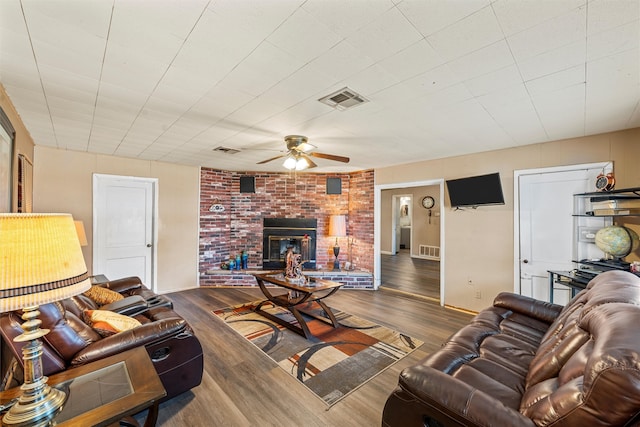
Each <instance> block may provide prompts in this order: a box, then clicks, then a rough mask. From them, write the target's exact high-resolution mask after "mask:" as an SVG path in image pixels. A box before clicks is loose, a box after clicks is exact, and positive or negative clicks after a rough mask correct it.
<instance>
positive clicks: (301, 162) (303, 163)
mask: <svg viewBox="0 0 640 427" xmlns="http://www.w3.org/2000/svg"><path fill="white" fill-rule="evenodd" d="M309 166H311V165H310V164H309V161H308V160H307V159H305V158H304V157H300V158H299V159H298V160H296V170H297V171H301V170H305V169H307V168H308V167H309Z"/></svg>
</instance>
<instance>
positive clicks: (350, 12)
mask: <svg viewBox="0 0 640 427" xmlns="http://www.w3.org/2000/svg"><path fill="white" fill-rule="evenodd" d="M392 7H393V3H392V2H390V1H388V0H376V1H372V2H365V1H344V0H308V1H305V2H304V4H303V5H302V8H303V9H305V10H306V11H308V12H309V13H311V14H312V15H314V16H315V17H316V18H317V19H318V20H320V21H322V22H324V24H325V25H326V26H327V27H329V28H330V29H331V30H332V31H333V32H335V33H336V34H339V35H340V36H342V37H343V38H346V37H349V36H350V35H351V34H353V33H354V32H356V31H358V30H359V29H360V28H362V27H363V26H365V25H367V24H368V23H370V22H373V21H374V20H376V19H377V18H378V17H380V16H381V15H383V14H384V13H386V12H387V11H388V10H389V9H391V8H392Z"/></svg>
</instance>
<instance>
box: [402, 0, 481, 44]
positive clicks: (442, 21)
mask: <svg viewBox="0 0 640 427" xmlns="http://www.w3.org/2000/svg"><path fill="white" fill-rule="evenodd" d="M488 5H489V1H488V0H465V1H440V0H426V1H425V0H404V1H403V2H401V3H399V4H398V8H399V9H400V10H401V11H402V13H403V14H404V15H405V16H406V17H407V19H409V21H411V23H412V24H413V25H414V26H415V27H416V28H417V29H418V31H420V32H421V33H422V34H423V35H424V36H425V37H426V36H430V35H431V34H433V33H436V32H438V31H440V30H442V29H444V28H446V27H448V26H450V25H453V24H456V23H457V22H459V21H461V20H463V19H464V18H466V17H468V16H470V15H472V14H474V13H476V12H477V11H479V10H480V9H483V8H485V7H486V6H488Z"/></svg>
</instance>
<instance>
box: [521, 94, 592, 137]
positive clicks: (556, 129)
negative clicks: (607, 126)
mask: <svg viewBox="0 0 640 427" xmlns="http://www.w3.org/2000/svg"><path fill="white" fill-rule="evenodd" d="M584 99H585V85H584V84H577V85H574V86H570V87H567V88H564V89H562V90H557V91H555V92H550V93H545V94H542V95H539V96H536V97H533V98H532V100H533V104H534V106H535V108H536V111H537V112H538V115H539V117H540V119H541V120H542V124H543V126H544V128H545V130H546V132H547V134H548V135H549V138H550V139H551V140H556V139H564V138H570V137H571V136H577V135H584V126H585V122H584V117H585V106H584Z"/></svg>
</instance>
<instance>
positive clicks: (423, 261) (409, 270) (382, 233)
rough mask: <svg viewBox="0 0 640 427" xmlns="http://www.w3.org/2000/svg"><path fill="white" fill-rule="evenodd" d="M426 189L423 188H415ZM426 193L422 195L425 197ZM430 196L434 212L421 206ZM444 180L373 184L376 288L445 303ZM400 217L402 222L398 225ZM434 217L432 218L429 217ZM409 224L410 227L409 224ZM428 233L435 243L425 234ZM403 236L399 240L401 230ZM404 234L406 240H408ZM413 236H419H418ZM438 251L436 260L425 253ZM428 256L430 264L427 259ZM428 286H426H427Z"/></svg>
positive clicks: (429, 253) (430, 254)
mask: <svg viewBox="0 0 640 427" xmlns="http://www.w3.org/2000/svg"><path fill="white" fill-rule="evenodd" d="M417 187H425V188H417ZM423 193H425V194H423ZM427 193H429V195H430V196H432V197H433V198H434V199H436V203H437V207H436V208H434V209H428V210H427V208H426V207H424V208H422V207H420V206H421V205H420V201H421V199H422V198H423V197H424V196H426V195H427ZM443 196H444V180H442V179H439V180H430V181H422V182H410V183H401V184H389V185H377V186H375V192H374V199H375V200H374V210H375V215H374V253H375V257H374V286H375V288H376V289H378V288H380V287H382V288H383V289H388V290H394V291H400V292H402V293H408V294H411V295H414V296H418V297H427V298H429V299H434V300H435V301H438V302H439V303H440V304H441V305H443V304H444V277H443V275H444V265H443V264H442V263H443V261H444V260H443V259H442V258H441V257H440V253H443V251H444V248H443V247H442V246H443V242H444V236H443V232H444V215H443V214H442V213H443V206H444V205H443ZM403 206H407V207H406V208H404V212H406V216H405V218H406V219H405V220H404V221H405V223H402V224H401V220H402V218H403V216H402V212H403ZM433 212H436V214H433ZM407 221H408V222H407ZM429 228H430V229H431V230H432V231H433V230H436V232H435V233H432V234H434V235H435V236H436V239H437V241H435V242H434V241H428V239H426V238H424V237H423V236H424V234H423V233H428V231H429ZM403 229H404V230H406V231H405V237H404V240H403V236H402V231H403ZM407 232H408V236H407ZM416 233H418V234H420V236H418V237H416ZM434 247H437V250H438V251H437V252H438V254H437V258H435V257H433V256H432V252H431V251H427V250H426V249H425V250H423V248H429V249H431V248H434ZM430 256H431V259H429V258H430ZM428 283H430V286H425V285H426V284H428Z"/></svg>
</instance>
